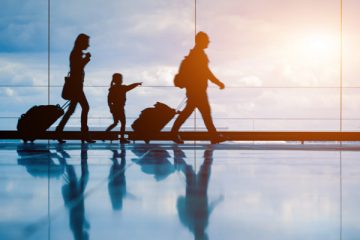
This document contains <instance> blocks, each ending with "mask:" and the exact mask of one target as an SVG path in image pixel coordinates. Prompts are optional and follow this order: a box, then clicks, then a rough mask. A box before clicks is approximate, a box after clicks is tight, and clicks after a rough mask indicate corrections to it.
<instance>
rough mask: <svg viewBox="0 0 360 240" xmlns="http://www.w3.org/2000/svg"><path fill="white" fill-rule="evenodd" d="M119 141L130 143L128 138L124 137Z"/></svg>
mask: <svg viewBox="0 0 360 240" xmlns="http://www.w3.org/2000/svg"><path fill="white" fill-rule="evenodd" d="M120 143H121V144H127V143H131V142H130V141H129V140H127V139H125V138H121V139H120Z"/></svg>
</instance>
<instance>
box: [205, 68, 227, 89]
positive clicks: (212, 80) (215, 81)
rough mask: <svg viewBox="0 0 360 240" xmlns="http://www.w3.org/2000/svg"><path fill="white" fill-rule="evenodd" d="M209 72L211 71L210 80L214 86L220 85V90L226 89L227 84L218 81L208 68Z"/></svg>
mask: <svg viewBox="0 0 360 240" xmlns="http://www.w3.org/2000/svg"><path fill="white" fill-rule="evenodd" d="M208 71H209V80H210V81H211V82H213V83H214V84H216V85H218V86H219V88H220V89H224V88H225V84H224V83H223V82H221V81H220V80H219V79H217V78H216V77H215V75H214V74H213V73H212V72H211V70H210V69H209V68H208Z"/></svg>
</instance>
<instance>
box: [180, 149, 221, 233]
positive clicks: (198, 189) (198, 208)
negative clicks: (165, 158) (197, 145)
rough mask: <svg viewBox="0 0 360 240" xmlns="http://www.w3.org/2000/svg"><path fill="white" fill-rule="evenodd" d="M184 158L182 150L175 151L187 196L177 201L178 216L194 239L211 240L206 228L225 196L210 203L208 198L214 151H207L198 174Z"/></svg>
mask: <svg viewBox="0 0 360 240" xmlns="http://www.w3.org/2000/svg"><path fill="white" fill-rule="evenodd" d="M184 156H185V155H184V153H182V151H181V150H180V149H176V150H174V160H175V161H176V162H177V164H178V165H179V166H181V165H182V169H183V172H184V174H185V176H186V195H185V196H179V197H178V199H177V210H178V216H179V218H180V221H181V223H182V224H183V225H184V226H185V227H187V228H188V229H189V230H190V231H191V232H192V233H193V234H194V239H196V240H207V239H209V238H208V235H207V233H206V228H207V226H208V224H209V218H210V214H211V213H212V211H213V210H214V209H215V207H216V206H217V205H218V204H219V203H220V202H221V201H222V200H223V196H220V197H218V198H217V199H215V200H213V201H210V202H209V200H208V196H207V190H208V186H209V180H210V175H211V165H212V162H213V149H207V150H205V152H204V162H203V164H202V165H201V167H200V170H199V172H198V174H196V173H195V171H194V169H193V168H192V166H191V165H188V164H187V163H186V162H185V161H184V160H183V158H184Z"/></svg>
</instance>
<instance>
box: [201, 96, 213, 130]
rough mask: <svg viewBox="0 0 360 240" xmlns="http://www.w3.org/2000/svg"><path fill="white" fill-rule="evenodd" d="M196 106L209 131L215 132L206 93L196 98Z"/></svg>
mask: <svg viewBox="0 0 360 240" xmlns="http://www.w3.org/2000/svg"><path fill="white" fill-rule="evenodd" d="M196 107H197V108H198V109H199V111H200V113H201V116H202V118H203V120H204V123H205V126H206V128H207V130H208V131H209V133H210V134H212V135H213V134H216V128H215V125H214V122H213V120H212V117H211V109H210V104H209V99H208V97H207V95H204V96H201V98H199V99H198V100H197V104H196Z"/></svg>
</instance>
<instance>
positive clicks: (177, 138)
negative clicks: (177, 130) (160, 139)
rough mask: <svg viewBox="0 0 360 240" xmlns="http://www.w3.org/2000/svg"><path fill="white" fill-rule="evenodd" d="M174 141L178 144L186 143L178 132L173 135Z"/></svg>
mask: <svg viewBox="0 0 360 240" xmlns="http://www.w3.org/2000/svg"><path fill="white" fill-rule="evenodd" d="M172 140H173V142H175V143H176V144H184V141H183V140H182V139H181V137H180V135H179V134H176V135H175V136H174V137H173V139H172Z"/></svg>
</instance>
